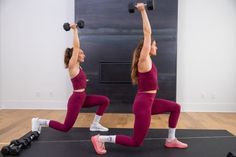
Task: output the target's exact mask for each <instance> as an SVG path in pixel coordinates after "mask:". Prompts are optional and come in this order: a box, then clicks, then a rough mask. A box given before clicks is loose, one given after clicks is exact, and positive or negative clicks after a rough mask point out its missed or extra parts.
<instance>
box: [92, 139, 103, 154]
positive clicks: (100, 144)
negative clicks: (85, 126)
mask: <svg viewBox="0 0 236 157" xmlns="http://www.w3.org/2000/svg"><path fill="white" fill-rule="evenodd" d="M98 138H99V135H95V136H92V137H91V141H92V143H93V147H94V149H95V151H96V152H97V154H100V155H101V154H106V152H107V151H106V149H105V145H104V142H100V141H99V139H98Z"/></svg>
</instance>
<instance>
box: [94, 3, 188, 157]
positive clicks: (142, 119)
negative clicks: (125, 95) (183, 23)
mask: <svg viewBox="0 0 236 157" xmlns="http://www.w3.org/2000/svg"><path fill="white" fill-rule="evenodd" d="M136 7H137V9H138V10H139V11H140V13H141V16H142V20H143V32H144V39H143V40H141V41H140V42H139V44H138V46H137V48H136V49H135V50H134V53H133V60H132V72H131V79H132V82H133V84H137V85H138V92H137V94H136V96H135V100H134V103H133V112H134V115H135V122H134V130H133V136H126V135H110V136H101V135H96V136H92V137H91V141H92V143H93V146H94V149H95V151H96V152H97V154H105V153H106V149H105V145H104V143H105V142H109V143H115V144H120V145H125V146H130V147H138V146H140V145H141V144H142V143H143V141H144V138H145V136H146V135H147V131H148V129H149V126H150V121H151V115H155V114H160V113H165V112H170V117H169V134H168V138H167V139H166V141H165V147H167V148H187V147H188V145H187V144H185V143H182V142H180V141H179V140H177V139H176V137H175V130H176V125H177V122H178V119H179V114H180V105H178V104H177V103H175V102H172V101H168V100H163V99H156V98H155V97H156V93H157V90H158V75H157V69H156V66H155V64H153V62H152V59H151V56H155V55H156V52H157V46H156V41H155V40H153V39H152V38H151V26H150V23H149V19H148V16H147V13H146V10H145V6H144V4H143V3H138V4H137V5H136Z"/></svg>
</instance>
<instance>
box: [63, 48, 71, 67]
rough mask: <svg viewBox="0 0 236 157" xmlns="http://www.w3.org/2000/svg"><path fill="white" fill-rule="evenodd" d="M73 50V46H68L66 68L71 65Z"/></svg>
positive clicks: (65, 56)
mask: <svg viewBox="0 0 236 157" xmlns="http://www.w3.org/2000/svg"><path fill="white" fill-rule="evenodd" d="M72 52H73V47H72V48H66V50H65V54H64V64H65V68H68V66H69V61H70V58H71V56H72Z"/></svg>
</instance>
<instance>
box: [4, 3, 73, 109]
mask: <svg viewBox="0 0 236 157" xmlns="http://www.w3.org/2000/svg"><path fill="white" fill-rule="evenodd" d="M0 10H1V14H2V15H1V19H0V23H1V32H0V34H1V39H2V40H1V80H2V82H1V89H2V98H1V104H2V107H3V108H59V109H60V108H65V107H66V102H67V98H68V96H69V94H70V91H71V84H70V81H69V77H68V75H67V71H66V70H65V69H64V64H63V56H64V49H65V48H66V46H68V45H69V46H72V40H71V38H72V34H71V32H69V33H68V32H65V31H64V30H63V29H62V25H63V23H64V22H66V21H74V0H60V1H59V0H20V1H16V0H1V6H0Z"/></svg>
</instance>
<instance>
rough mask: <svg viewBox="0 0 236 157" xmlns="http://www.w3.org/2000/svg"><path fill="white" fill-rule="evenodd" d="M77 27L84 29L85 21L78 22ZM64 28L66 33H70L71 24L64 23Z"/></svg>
mask: <svg viewBox="0 0 236 157" xmlns="http://www.w3.org/2000/svg"><path fill="white" fill-rule="evenodd" d="M77 27H79V28H80V29H82V28H84V21H83V20H79V21H78V22H77ZM63 28H64V30H65V31H69V30H70V24H69V23H64V25H63Z"/></svg>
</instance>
